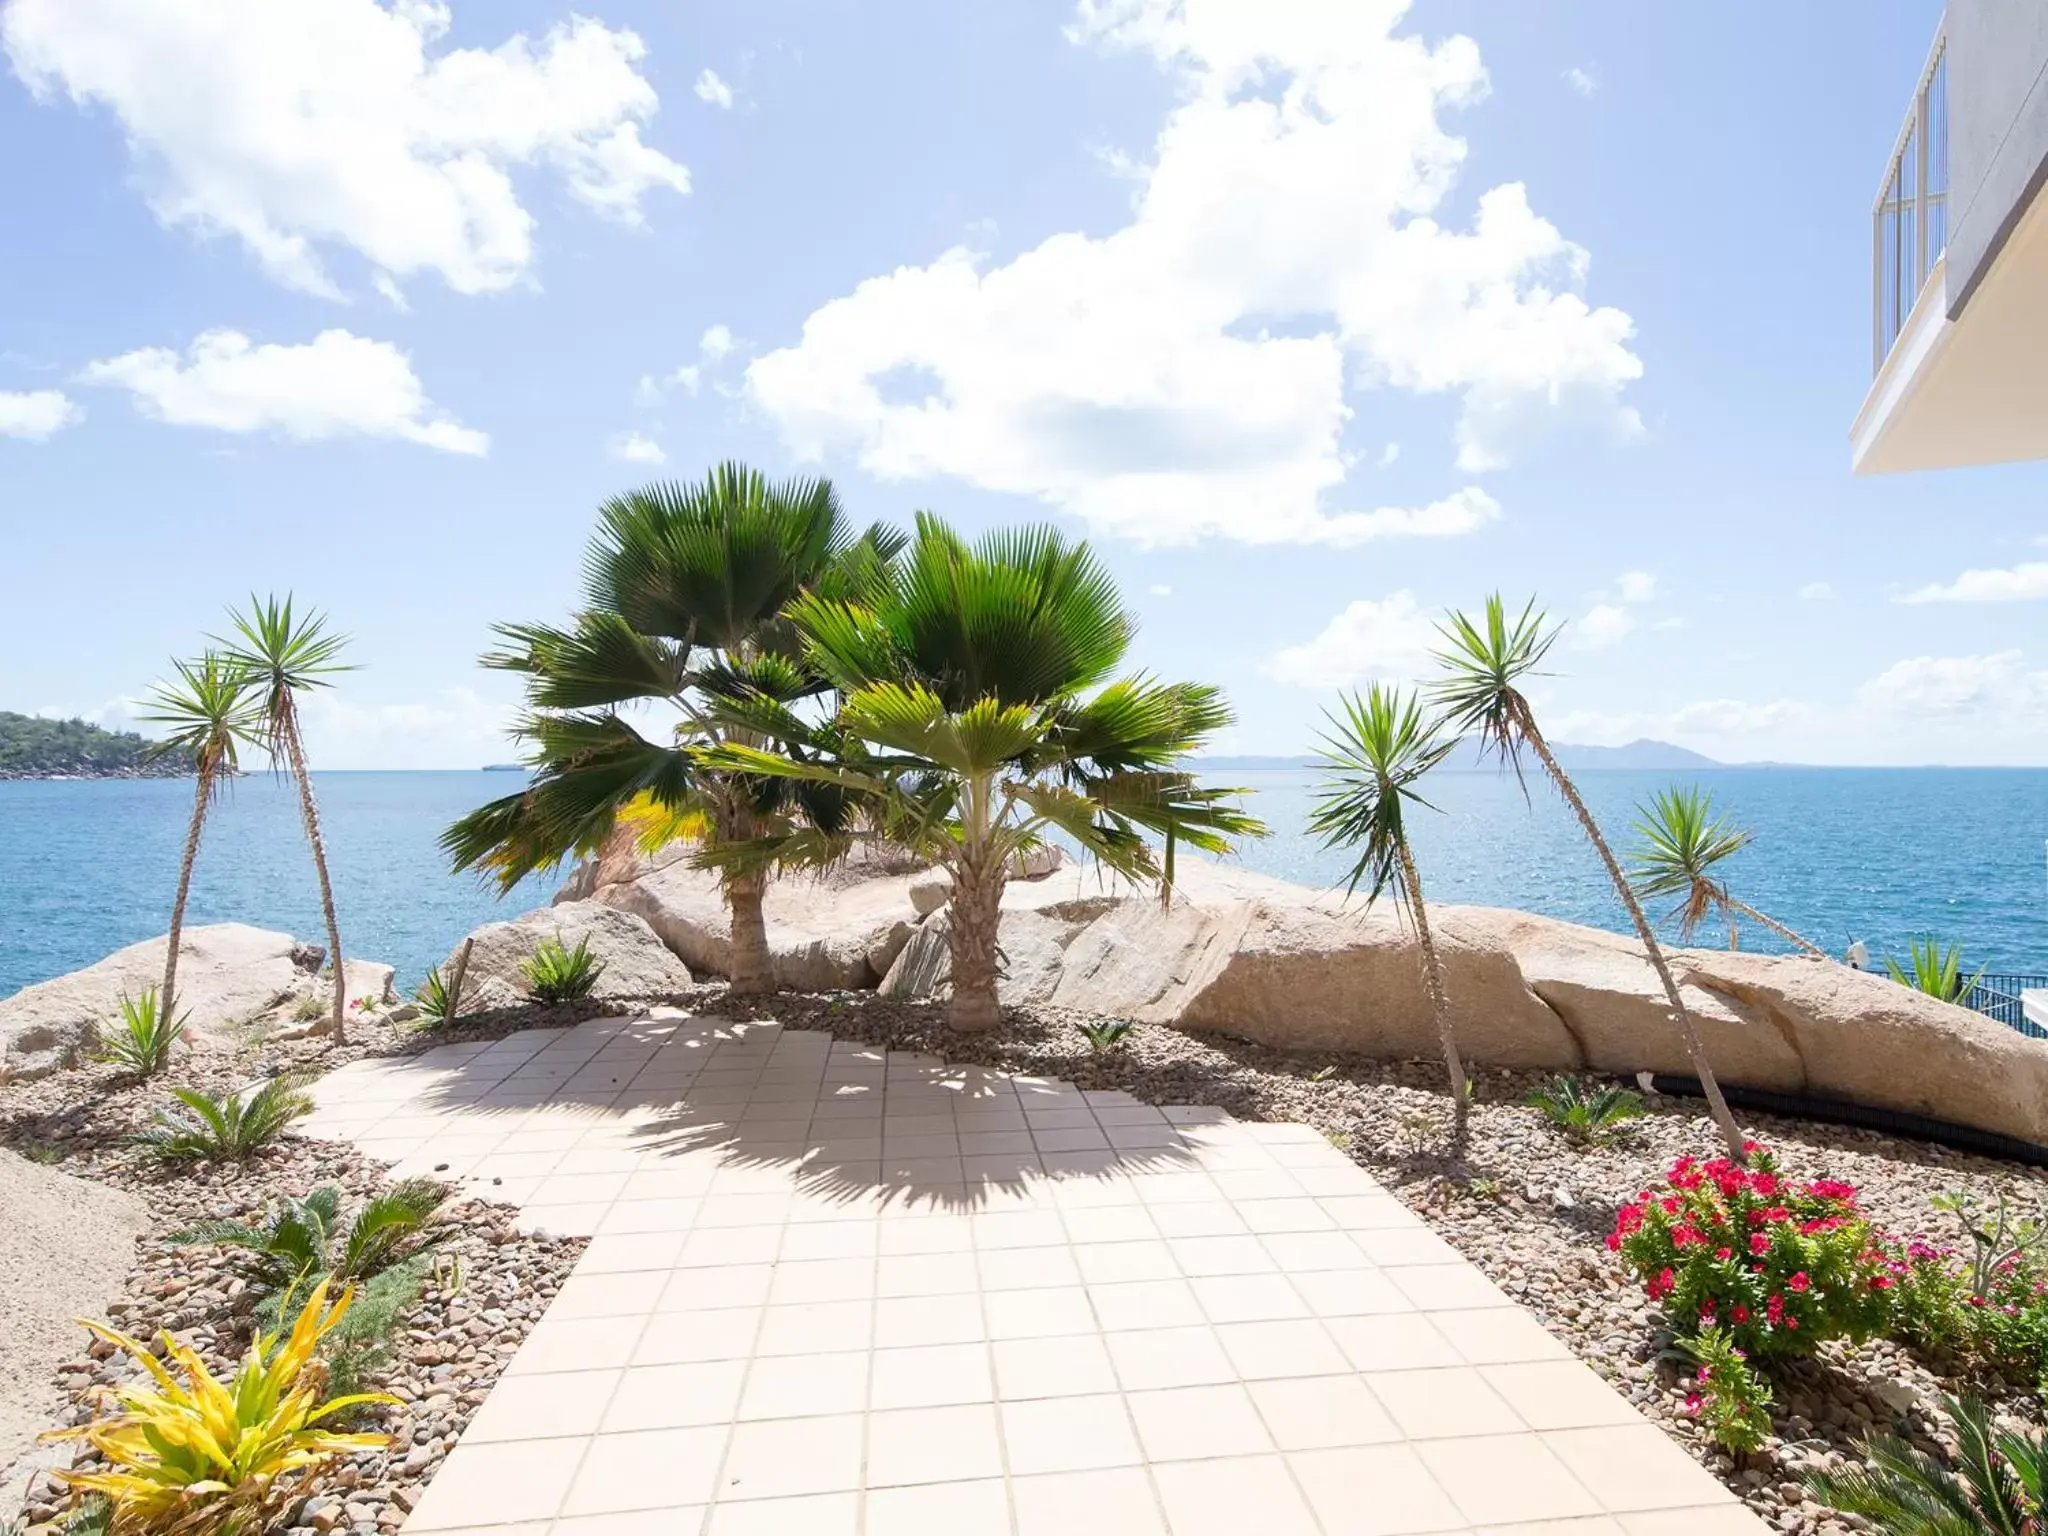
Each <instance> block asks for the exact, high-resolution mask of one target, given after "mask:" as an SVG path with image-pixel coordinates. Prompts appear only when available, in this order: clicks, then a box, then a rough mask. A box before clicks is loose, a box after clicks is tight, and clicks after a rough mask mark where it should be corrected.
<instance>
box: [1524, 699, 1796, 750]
mask: <svg viewBox="0 0 2048 1536" xmlns="http://www.w3.org/2000/svg"><path fill="white" fill-rule="evenodd" d="M1812 717H1813V710H1812V709H1811V708H1810V707H1809V706H1807V705H1805V704H1802V703H1800V702H1798V701H1797V700H1794V699H1770V700H1767V701H1765V702H1764V703H1761V704H1752V703H1749V702H1747V701H1746V700H1743V699H1696V700H1694V701H1693V702H1692V703H1690V704H1681V705H1679V706H1678V707H1677V708H1675V709H1667V710H1654V711H1640V712H1633V711H1624V712H1620V713H1608V712H1604V711H1600V710H1588V709H1578V710H1567V711H1563V712H1561V713H1559V714H1557V715H1556V716H1555V717H1553V718H1552V719H1550V720H1547V721H1545V722H1544V729H1545V731H1546V732H1547V733H1548V734H1549V735H1550V737H1551V738H1552V739H1553V740H1555V741H1569V742H1574V743H1576V744H1578V745H1581V746H1594V747H1618V746H1621V745H1623V744H1625V743H1627V742H1631V741H1640V740H1642V739H1643V738H1645V737H1648V738H1651V739H1652V740H1657V741H1678V742H1681V743H1688V744H1690V743H1699V742H1705V743H1707V744H1708V745H1709V746H1711V745H1712V743H1714V742H1716V741H1719V740H1724V739H1727V738H1736V737H1751V736H1761V735H1767V734H1769V733H1771V732H1774V731H1780V730H1783V729H1785V728H1786V727H1788V726H1795V725H1799V724H1801V723H1803V722H1805V721H1807V720H1810V719H1811V718H1812Z"/></svg>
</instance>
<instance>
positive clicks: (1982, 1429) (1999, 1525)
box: [1806, 1397, 2048, 1536]
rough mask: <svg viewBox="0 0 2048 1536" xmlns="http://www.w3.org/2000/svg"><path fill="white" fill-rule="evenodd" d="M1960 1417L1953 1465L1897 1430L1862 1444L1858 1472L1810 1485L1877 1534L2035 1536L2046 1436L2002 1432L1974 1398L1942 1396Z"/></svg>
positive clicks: (2046, 1485) (2046, 1470)
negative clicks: (1903, 1437)
mask: <svg viewBox="0 0 2048 1536" xmlns="http://www.w3.org/2000/svg"><path fill="white" fill-rule="evenodd" d="M1943 1401H1944V1402H1945V1404H1946V1405H1947V1408H1948V1412H1949V1417H1950V1418H1952V1419H1953V1420H1954V1421H1955V1426H1956V1440H1957V1442H1958V1444H1957V1450H1956V1457H1955V1462H1956V1464H1955V1466H1953V1467H1949V1466H1944V1465H1943V1464H1942V1463H1941V1462H1940V1461H1938V1460H1936V1459H1935V1458H1934V1457H1932V1456H1930V1455H1928V1454H1927V1453H1926V1452H1925V1451H1923V1450H1921V1449H1920V1448H1919V1447H1918V1446H1915V1445H1911V1444H1909V1443H1908V1442H1906V1441H1904V1440H1901V1439H1898V1438H1897V1437H1895V1436H1892V1435H1873V1436H1871V1437H1870V1439H1868V1440H1866V1441H1865V1442H1864V1446H1863V1455H1864V1458H1865V1460H1866V1461H1867V1462H1868V1465H1867V1466H1866V1467H1862V1468H1859V1469H1857V1470H1856V1471H1853V1472H1842V1473H1837V1474H1834V1475H1832V1476H1825V1475H1824V1476H1817V1477H1809V1478H1808V1479H1807V1480H1806V1486H1807V1487H1808V1488H1810V1489H1812V1490H1813V1492H1814V1494H1815V1495H1816V1496H1817V1497H1818V1498H1820V1499H1821V1500H1823V1501H1824V1502H1825V1503H1827V1504H1829V1505H1832V1506H1833V1507H1834V1508H1836V1509H1839V1510H1841V1511H1842V1512H1843V1513H1844V1514H1850V1515H1860V1516H1861V1517H1862V1518H1863V1519H1864V1520H1865V1521H1866V1522H1868V1526H1867V1528H1868V1529H1870V1530H1873V1531H1876V1532H1878V1533H1879V1536H1976V1533H1978V1532H1983V1533H1985V1536H2035V1533H2036V1532H2038V1531H2040V1530H2041V1529H2042V1521H2043V1519H2044V1516H2048V1507H2044V1492H2048V1436H2043V1435H2038V1434H2037V1435H2015V1434H2001V1433H1999V1432H1998V1431H1997V1430H1996V1429H1995V1428H1994V1427H1993V1425H1992V1423H1991V1414H1990V1411H1989V1410H1988V1409H1986V1408H1985V1406H1984V1404H1983V1403H1981V1402H1979V1401H1977V1400H1976V1399H1974V1398H1962V1399H1957V1398H1953V1397H1951V1398H1945V1399H1944V1400H1943Z"/></svg>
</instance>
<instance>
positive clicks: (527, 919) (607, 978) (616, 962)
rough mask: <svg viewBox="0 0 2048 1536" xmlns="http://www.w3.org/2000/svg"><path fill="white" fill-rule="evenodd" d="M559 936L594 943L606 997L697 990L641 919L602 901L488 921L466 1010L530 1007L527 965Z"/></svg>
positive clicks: (463, 1003) (469, 974)
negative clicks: (526, 1003) (526, 1004)
mask: <svg viewBox="0 0 2048 1536" xmlns="http://www.w3.org/2000/svg"><path fill="white" fill-rule="evenodd" d="M553 938H559V939H560V940H561V941H562V943H563V944H564V945H566V946H567V947H568V948H570V949H574V948H575V947H576V946H577V945H578V944H580V943H582V942H584V941H585V940H588V941H589V944H590V952H591V954H593V955H594V956H596V958H597V959H598V960H600V961H602V962H603V964H604V970H603V972H602V974H600V975H599V977H598V979H597V987H596V995H597V996H599V997H663V996H666V995H668V994H669V993H672V992H679V991H681V990H682V989H683V988H685V987H688V986H690V985H691V984H692V978H691V976H690V970H689V967H688V966H686V965H685V964H684V963H683V962H682V961H681V960H679V959H677V958H676V956H675V955H674V954H673V953H671V952H670V950H669V948H668V946H667V945H666V944H664V943H662V941H661V939H660V937H659V936H658V935H657V934H656V933H655V931H654V930H653V929H652V928H650V927H648V926H647V924H646V923H645V922H643V921H642V920H641V919H639V918H637V917H635V916H633V914H631V913H630V912H622V911H620V910H618V909H617V908H615V907H610V906H607V905H605V904H604V903H602V902H597V901H565V902H561V903H558V904H557V905H555V906H551V907H541V908H539V909H537V910H535V911H532V912H528V913H525V914H524V915H523V916H520V917H516V918H514V919H512V920H511V921H510V922H504V923H486V924H484V926H483V927H481V928H479V929H477V930H476V931H475V932H474V933H472V934H470V936H469V942H470V944H471V946H472V947H471V949H470V952H469V967H468V969H467V970H466V971H465V972H464V974H463V980H462V997H461V1000H460V1009H461V1011H462V1012H463V1013H478V1012H481V1011H483V1010H484V1009H487V1008H504V1007H509V1006H511V1005H512V1004H514V1003H518V1002H522V1001H524V1000H525V999H526V997H527V996H528V995H529V991H530V989H529V988H528V986H527V982H526V977H525V974H524V973H523V971H522V970H521V967H522V966H523V965H525V963H526V961H527V959H528V958H529V957H530V956H531V955H532V954H533V952H534V950H536V949H538V948H539V947H540V946H541V945H542V944H543V943H545V942H546V941H547V940H549V939H553ZM461 953H462V946H461V945H460V944H458V945H456V946H455V949H454V951H453V953H451V954H450V955H449V956H448V958H447V959H446V960H444V961H443V962H442V963H441V974H442V975H443V976H444V977H452V976H453V975H454V972H455V959H456V956H457V955H459V954H461Z"/></svg>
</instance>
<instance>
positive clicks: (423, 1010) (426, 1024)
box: [412, 965, 455, 1029]
mask: <svg viewBox="0 0 2048 1536" xmlns="http://www.w3.org/2000/svg"><path fill="white" fill-rule="evenodd" d="M412 1004H413V1006H414V1007H415V1008H417V1009H419V1011H420V1024H421V1026H422V1027H423V1028H428V1029H431V1028H432V1027H433V1026H435V1025H436V1024H446V1023H447V1022H448V1021H449V1020H451V1019H453V1018H454V1017H455V997H454V994H453V993H452V992H451V991H450V990H449V987H448V978H447V977H445V976H443V975H442V974H441V967H439V966H438V965H437V966H435V967H433V968H432V969H431V970H429V971H428V972H427V977H426V980H424V981H422V982H421V983H420V984H419V986H418V987H417V988H415V989H414V991H413V994H412Z"/></svg>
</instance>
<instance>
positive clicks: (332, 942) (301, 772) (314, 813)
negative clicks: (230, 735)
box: [280, 710, 348, 1045]
mask: <svg viewBox="0 0 2048 1536" xmlns="http://www.w3.org/2000/svg"><path fill="white" fill-rule="evenodd" d="M281 724H282V726H283V730H282V732H281V733H280V734H282V735H283V737H284V744H285V751H286V752H288V753H289V754H290V755H291V762H292V777H293V778H295V779H297V780H298V782H299V816H300V818H301V819H302V820H303V821H304V822H305V823H306V843H307V846H308V847H310V848H311V849H312V850H313V872H314V874H315V875H317V876H318V877H319V879H320V914H321V916H323V917H324V918H326V919H327V954H328V958H329V960H330V961H331V962H332V964H333V966H334V1012H333V1013H332V1015H330V1016H329V1018H328V1021H327V1032H328V1033H329V1034H331V1035H333V1036H334V1043H335V1044H336V1045H346V1044H347V1043H348V1028H347V1025H346V1023H345V1022H344V1021H343V1017H342V1016H343V1014H344V1013H345V1012H346V1011H347V1009H348V974H347V970H346V968H345V967H344V966H343V965H342V961H341V924H340V922H339V921H338V920H337V919H336V918H335V915H334V885H333V883H332V882H331V881H330V880H329V879H328V878H327V844H326V843H325V842H324V841H322V840H321V837H320V809H319V807H318V806H316V805H315V804H314V803H313V776H312V775H311V774H310V773H308V772H307V771H306V747H305V743H303V742H302V741H300V740H299V717H298V711H297V710H293V711H292V712H291V713H290V714H288V715H287V716H286V717H285V718H284V720H283V721H282V722H281Z"/></svg>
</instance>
